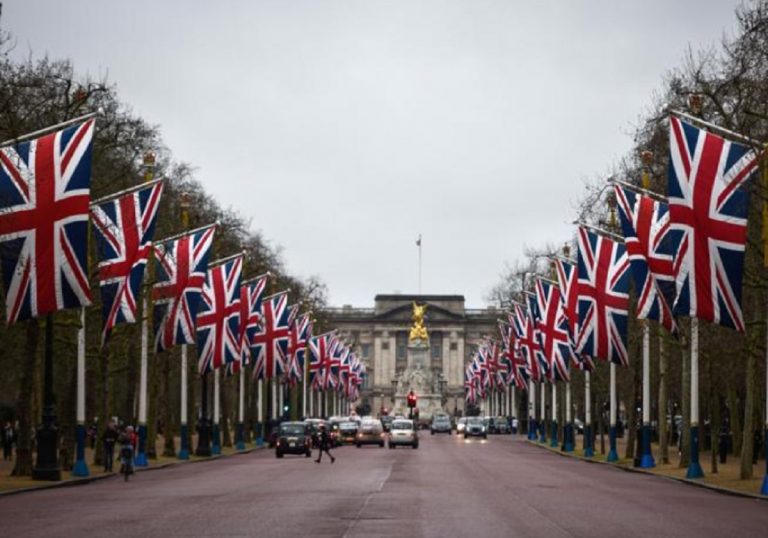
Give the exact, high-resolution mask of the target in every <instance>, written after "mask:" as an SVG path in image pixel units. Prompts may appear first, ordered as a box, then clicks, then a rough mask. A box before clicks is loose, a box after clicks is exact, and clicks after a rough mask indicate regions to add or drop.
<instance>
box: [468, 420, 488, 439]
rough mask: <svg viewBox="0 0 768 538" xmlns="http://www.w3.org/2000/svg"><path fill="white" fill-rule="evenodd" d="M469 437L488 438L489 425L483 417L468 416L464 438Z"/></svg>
mask: <svg viewBox="0 0 768 538" xmlns="http://www.w3.org/2000/svg"><path fill="white" fill-rule="evenodd" d="M467 437H482V438H483V439H488V426H487V424H486V422H485V420H484V419H483V418H482V417H468V418H467V426H466V427H465V428H464V439H466V438H467Z"/></svg>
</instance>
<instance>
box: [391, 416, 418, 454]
mask: <svg viewBox="0 0 768 538" xmlns="http://www.w3.org/2000/svg"><path fill="white" fill-rule="evenodd" d="M397 445H409V446H410V447H411V448H414V449H416V448H419V434H418V432H417V431H416V426H415V425H414V423H413V421H412V420H409V419H397V420H395V421H393V422H392V427H391V429H390V430H389V448H395V447H396V446H397Z"/></svg>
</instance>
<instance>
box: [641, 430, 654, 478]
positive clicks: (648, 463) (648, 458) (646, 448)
mask: <svg viewBox="0 0 768 538" xmlns="http://www.w3.org/2000/svg"><path fill="white" fill-rule="evenodd" d="M642 434H643V455H642V457H641V458H640V468H641V469H652V468H653V467H656V462H655V461H654V459H653V452H651V426H650V425H649V424H643V430H642Z"/></svg>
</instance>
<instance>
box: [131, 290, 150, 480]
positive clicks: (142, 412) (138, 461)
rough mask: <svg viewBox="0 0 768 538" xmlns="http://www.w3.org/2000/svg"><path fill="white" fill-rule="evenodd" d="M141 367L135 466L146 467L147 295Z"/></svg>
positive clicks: (143, 323)
mask: <svg viewBox="0 0 768 538" xmlns="http://www.w3.org/2000/svg"><path fill="white" fill-rule="evenodd" d="M141 305H142V306H141V308H142V313H141V366H140V372H139V446H138V450H137V451H136V458H135V459H134V464H135V465H137V466H138V467H146V466H147V465H148V464H149V462H147V451H146V450H147V345H148V340H149V336H148V334H149V329H148V323H147V316H148V315H149V314H148V309H149V306H148V303H147V297H146V294H144V296H143V297H142V301H141Z"/></svg>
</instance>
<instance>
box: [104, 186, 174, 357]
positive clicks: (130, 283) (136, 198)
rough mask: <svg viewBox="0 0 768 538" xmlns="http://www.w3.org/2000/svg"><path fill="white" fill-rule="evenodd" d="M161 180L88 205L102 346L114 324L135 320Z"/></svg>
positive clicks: (159, 195) (158, 204)
mask: <svg viewBox="0 0 768 538" xmlns="http://www.w3.org/2000/svg"><path fill="white" fill-rule="evenodd" d="M162 193H163V183H162V181H161V180H158V181H157V182H156V183H154V184H153V185H148V186H147V187H144V188H142V189H140V190H138V191H135V192H131V193H128V194H125V195H123V196H121V197H119V198H117V199H114V200H110V201H108V202H104V203H101V204H98V205H96V206H94V207H93V208H91V216H92V217H93V224H94V225H95V227H96V232H97V233H96V245H97V247H98V249H97V250H98V254H99V260H100V261H99V286H100V287H101V303H102V306H101V309H102V316H103V318H104V327H103V329H102V333H101V343H102V345H103V344H104V343H105V342H106V341H107V338H108V337H109V333H110V332H111V331H112V329H113V328H114V327H115V325H117V324H118V323H135V322H136V310H137V302H138V301H137V297H138V295H139V288H140V287H141V282H142V280H143V279H144V268H145V267H146V265H147V260H148V258H149V254H150V251H151V250H152V238H153V237H154V235H155V221H156V220H157V208H158V207H159V206H160V197H161V195H162Z"/></svg>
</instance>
